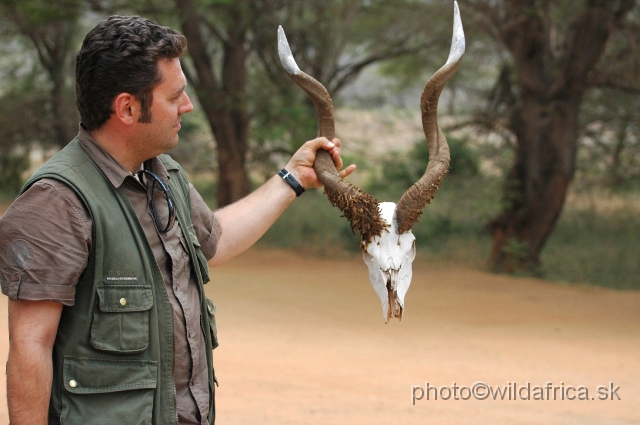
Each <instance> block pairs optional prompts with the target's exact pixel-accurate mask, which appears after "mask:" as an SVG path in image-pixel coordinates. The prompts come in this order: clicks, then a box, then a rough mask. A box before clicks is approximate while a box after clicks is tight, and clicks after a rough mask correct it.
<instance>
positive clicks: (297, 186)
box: [278, 168, 304, 197]
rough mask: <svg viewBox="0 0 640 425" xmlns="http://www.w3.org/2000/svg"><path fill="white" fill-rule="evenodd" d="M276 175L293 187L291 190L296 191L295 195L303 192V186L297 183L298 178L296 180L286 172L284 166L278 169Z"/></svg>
mask: <svg viewBox="0 0 640 425" xmlns="http://www.w3.org/2000/svg"><path fill="white" fill-rule="evenodd" d="M278 175H279V176H280V177H282V180H284V181H285V182H287V184H288V185H289V186H291V189H293V191H294V192H295V193H296V197H298V196H300V195H302V194H303V193H304V187H302V185H301V184H300V183H298V180H296V178H295V177H293V175H292V174H291V173H290V172H288V171H287V169H286V168H283V169H282V170H280V171H278Z"/></svg>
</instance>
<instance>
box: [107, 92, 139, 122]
mask: <svg viewBox="0 0 640 425" xmlns="http://www.w3.org/2000/svg"><path fill="white" fill-rule="evenodd" d="M113 111H114V118H116V119H117V120H118V121H120V122H121V123H122V124H125V125H132V124H134V123H136V122H138V118H139V117H140V101H139V100H138V99H137V98H136V97H135V96H133V95H131V94H129V93H120V94H119V95H117V96H116V98H115V99H114V100H113Z"/></svg>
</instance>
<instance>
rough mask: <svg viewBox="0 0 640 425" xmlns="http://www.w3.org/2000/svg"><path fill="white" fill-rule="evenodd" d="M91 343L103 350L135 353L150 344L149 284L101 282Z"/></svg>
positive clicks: (150, 290) (151, 302) (151, 296)
mask: <svg viewBox="0 0 640 425" xmlns="http://www.w3.org/2000/svg"><path fill="white" fill-rule="evenodd" d="M97 291H98V302H97V303H96V306H95V307H94V310H93V323H92V325H91V345H93V347H94V348H96V349H98V350H102V351H108V352H115V353H137V352H140V351H143V350H144V349H146V348H147V346H148V345H149V310H150V309H151V307H152V306H153V291H152V289H151V288H150V287H148V286H142V285H122V284H106V283H105V284H103V285H102V286H101V287H99V288H98V289H97Z"/></svg>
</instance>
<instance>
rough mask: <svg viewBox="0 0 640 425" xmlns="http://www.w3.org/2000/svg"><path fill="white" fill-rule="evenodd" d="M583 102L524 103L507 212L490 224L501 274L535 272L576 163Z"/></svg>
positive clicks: (507, 190)
mask: <svg viewBox="0 0 640 425" xmlns="http://www.w3.org/2000/svg"><path fill="white" fill-rule="evenodd" d="M579 105H580V98H579V96H577V95H572V96H567V98H564V99H554V100H551V101H547V102H545V101H540V100H539V99H535V98H528V99H522V104H521V110H520V111H519V113H518V115H519V121H520V125H519V127H518V129H517V130H516V131H517V139H518V144H517V149H516V158H515V161H514V165H513V167H512V169H511V171H510V173H509V175H508V177H507V182H506V185H505V196H504V201H505V205H504V209H503V211H502V212H501V214H500V215H499V216H498V217H497V218H495V219H494V220H493V221H492V222H491V223H490V230H491V234H492V238H493V245H492V250H491V262H492V263H493V265H494V266H495V267H496V268H497V269H500V270H504V271H508V272H513V271H515V270H518V269H521V270H528V271H534V272H535V271H536V269H537V268H538V266H539V265H540V252H541V250H542V248H543V246H544V243H545V241H546V240H547V237H548V236H549V234H550V233H551V231H552V230H553V227H554V225H555V223H556V221H557V219H558V217H559V216H560V213H561V211H562V207H563V205H564V200H565V196H566V192H567V188H568V187H569V183H570V182H571V179H572V178H573V175H574V169H575V160H576V140H577V119H578V112H579Z"/></svg>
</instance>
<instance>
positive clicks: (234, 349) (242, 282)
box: [0, 248, 640, 425]
mask: <svg viewBox="0 0 640 425" xmlns="http://www.w3.org/2000/svg"><path fill="white" fill-rule="evenodd" d="M414 270H415V272H414V276H413V282H412V286H411V288H410V290H409V292H408V294H407V297H406V300H405V303H406V304H405V305H406V310H405V316H404V319H403V320H402V322H398V321H397V320H395V321H393V322H391V323H389V324H387V325H385V324H384V322H383V319H382V310H381V307H380V301H379V300H378V298H377V296H376V294H375V293H374V291H373V289H372V288H371V285H370V283H369V281H368V276H367V271H366V267H365V265H364V263H363V262H362V260H361V259H359V258H348V259H317V258H310V257H304V256H302V255H301V254H299V253H293V252H289V251H277V250H273V251H269V250H266V249H264V248H261V249H252V250H250V251H249V252H248V253H246V254H244V255H242V256H240V257H239V258H238V259H236V260H234V261H232V262H231V263H229V264H227V265H225V266H222V267H219V268H216V269H212V276H213V282H211V283H210V284H208V285H207V293H208V295H209V296H210V297H211V298H213V299H214V300H215V302H216V304H217V306H218V314H217V321H218V335H219V339H220V347H219V348H217V349H216V350H215V352H214V357H215V363H216V374H217V376H218V380H219V382H220V387H219V388H218V389H217V398H216V405H217V411H218V419H217V421H216V423H217V424H221V425H231V424H242V425H246V424H258V423H259V424H274V425H275V424H278V425H286V424H296V425H300V424H318V425H320V424H322V425H331V424H351V425H356V424H363V425H365V424H366V425H375V424H384V425H389V424H393V425H399V424H425V423H433V424H439V425H442V424H445V425H446V424H474V425H476V424H492V425H493V424H579V425H588V424H598V425H600V424H608V425H615V424H640V402H639V401H638V400H640V357H639V354H640V308H639V306H640V293H639V292H616V291H610V290H605V289H599V288H593V287H587V286H568V285H562V284H558V283H550V282H546V281H543V280H536V279H525V278H513V277H508V276H500V275H493V274H488V273H484V272H480V271H477V270H469V269H464V268H460V267H457V266H451V265H446V264H430V262H429V261H428V259H425V258H422V257H420V256H419V257H418V259H417V260H416V264H415V265H414ZM6 304H7V300H6V297H1V298H0V308H2V309H4V311H5V312H6V308H7V306H6ZM0 317H1V321H2V323H0V330H1V332H2V335H1V337H0V341H2V344H1V345H0V362H3V361H4V360H5V359H6V354H7V346H6V344H7V341H8V337H7V331H6V314H2V315H1V316H0ZM477 381H482V382H485V383H487V384H489V385H491V386H506V385H509V383H512V382H515V386H516V388H519V387H520V386H522V385H526V383H527V382H529V383H530V388H531V389H532V390H531V391H532V392H533V388H534V387H535V386H544V385H545V383H546V382H547V381H549V382H550V383H551V384H550V385H552V386H557V387H562V386H564V387H565V389H568V387H569V386H573V387H576V388H577V387H578V386H581V385H584V386H586V387H587V388H588V391H589V394H588V397H589V398H591V397H593V398H595V400H588V401H579V400H573V401H570V400H564V401H562V400H559V399H560V398H561V390H560V389H558V390H556V398H558V400H556V401H553V400H537V401H533V400H529V401H526V400H517V401H514V400H511V401H510V400H507V399H505V400H491V399H489V400H484V401H479V400H473V398H472V399H471V400H466V401H465V400H461V399H460V400H453V399H449V400H442V399H440V398H439V399H438V400H437V401H436V400H433V392H432V393H431V397H430V398H431V399H430V400H428V401H427V400H426V397H425V398H424V399H422V400H417V401H416V402H415V405H412V386H420V387H425V386H426V384H425V383H426V382H428V383H429V385H430V386H435V387H441V386H452V385H453V383H454V382H455V383H456V385H457V386H458V387H462V386H466V387H471V386H472V385H473V384H474V383H475V382H477ZM610 381H611V382H613V384H614V386H618V387H619V390H618V391H617V394H618V396H619V397H620V399H621V400H618V399H617V397H615V396H614V400H613V401H612V400H608V401H600V400H598V399H597V397H598V393H597V390H596V388H597V386H598V385H605V386H607V387H608V386H609V382H610ZM510 385H514V384H510ZM416 391H418V393H419V390H416ZM1 392H2V393H1V394H0V400H2V406H0V423H3V424H6V423H8V419H7V413H6V405H5V403H4V400H5V387H4V385H3V386H2V387H1ZM418 395H419V394H418ZM445 395H446V391H445ZM460 395H462V396H465V397H466V396H468V393H466V392H464V390H463V393H462V394H460V393H458V396H459V398H460ZM525 395H526V394H525ZM568 395H577V393H576V392H573V393H570V394H568ZM532 397H533V395H532ZM550 397H551V398H553V390H551V393H550ZM545 398H546V395H545Z"/></svg>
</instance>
